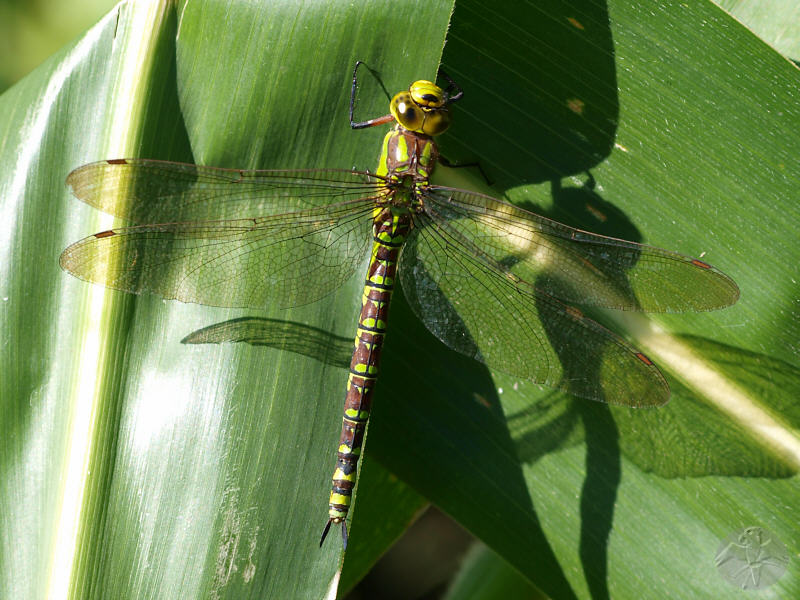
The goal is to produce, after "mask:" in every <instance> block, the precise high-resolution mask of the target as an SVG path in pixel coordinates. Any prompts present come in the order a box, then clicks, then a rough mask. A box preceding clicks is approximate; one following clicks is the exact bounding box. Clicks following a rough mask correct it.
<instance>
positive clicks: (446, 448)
mask: <svg viewBox="0 0 800 600" xmlns="http://www.w3.org/2000/svg"><path fill="white" fill-rule="evenodd" d="M443 67H444V68H445V69H446V71H447V72H448V74H449V75H451V76H452V77H454V78H455V79H456V80H458V81H459V83H460V84H461V85H462V86H463V88H464V92H465V96H464V100H463V101H462V102H461V103H459V105H458V113H457V114H456V116H455V124H454V126H453V128H452V132H448V135H446V136H443V138H442V143H441V146H442V151H443V153H444V154H445V155H447V156H448V157H450V158H455V159H456V160H460V161H469V160H475V159H476V158H477V159H479V160H480V161H481V164H482V165H483V167H484V169H485V170H486V171H487V172H488V175H489V178H490V179H491V180H493V181H494V183H495V185H494V191H495V193H505V195H506V196H507V197H508V198H510V199H511V200H513V201H515V202H518V203H521V204H522V205H523V206H526V207H529V208H531V209H533V210H535V211H536V212H539V213H540V214H543V215H545V216H549V217H551V218H555V219H557V220H560V221H563V222H566V223H568V224H570V225H573V226H578V227H582V228H585V229H590V230H592V231H596V232H598V233H603V234H606V235H612V236H616V237H622V238H625V239H633V240H639V241H645V242H647V243H652V244H654V245H657V246H661V247H665V248H669V249H672V250H677V251H681V252H684V253H687V254H691V255H695V256H702V257H703V260H707V261H709V262H711V263H712V264H714V265H715V266H717V267H719V268H721V269H722V270H723V271H725V272H726V273H728V274H729V275H731V276H732V277H733V278H734V280H736V282H737V283H738V284H739V286H740V288H741V299H740V301H739V302H738V304H736V305H735V306H733V307H731V308H728V309H726V310H722V311H717V312H713V313H702V314H687V315H659V316H648V317H644V316H641V315H627V314H612V313H601V314H597V315H596V316H597V317H598V318H600V319H602V320H603V321H604V322H605V323H607V324H609V325H610V326H611V327H612V328H614V329H615V330H617V331H619V332H621V333H627V334H628V335H629V336H630V338H631V340H632V342H633V343H634V344H636V345H638V346H640V347H641V348H642V350H644V351H645V352H646V353H647V354H648V355H649V356H650V358H651V359H653V360H654V361H655V362H656V363H657V364H658V365H659V366H660V367H661V369H662V370H663V371H664V372H665V374H666V376H667V378H668V380H669V382H670V385H671V387H672V393H673V394H672V400H671V402H670V404H669V405H667V406H666V407H664V408H662V409H658V410H654V411H632V410H629V409H617V408H614V409H609V408H607V407H604V406H602V405H596V404H591V403H587V402H584V401H577V400H572V399H569V398H565V397H563V396H561V395H557V394H554V393H553V392H552V391H548V390H539V389H538V387H537V386H535V385H532V384H530V383H528V382H524V381H518V380H514V379H513V378H511V377H507V376H503V375H501V374H494V376H493V379H490V377H489V373H486V372H485V371H482V370H481V368H480V367H479V366H476V365H474V364H470V363H469V361H465V360H462V359H460V358H459V357H457V356H453V355H452V353H450V352H448V351H446V350H444V349H441V348H440V347H437V346H435V345H434V344H427V343H426V342H425V341H424V340H425V338H426V336H427V335H428V334H427V333H426V332H425V331H424V330H423V329H422V328H421V327H419V326H414V321H413V319H411V317H410V316H406V315H407V313H406V315H404V314H403V312H404V311H405V310H406V309H404V308H403V306H402V304H400V303H398V302H395V304H394V306H393V311H394V312H393V324H394V325H395V327H396V329H394V330H393V335H392V337H390V338H389V339H388V342H387V347H386V349H385V352H384V360H385V364H386V367H385V369H384V371H383V374H382V385H383V386H384V387H382V388H381V389H382V390H386V393H385V394H384V395H383V396H381V397H380V398H379V400H380V401H379V402H377V403H376V407H375V410H374V414H373V421H372V425H371V436H370V440H369V451H370V452H371V453H372V455H373V456H377V457H378V459H379V460H381V461H382V462H384V464H386V465H387V466H388V468H389V469H390V470H391V471H393V472H394V473H397V474H398V475H399V476H400V477H401V478H402V479H404V480H406V481H408V482H409V483H410V484H411V485H412V486H413V487H414V488H415V489H417V490H418V491H420V492H421V493H422V494H423V495H424V496H425V497H427V498H429V499H430V500H431V501H432V502H433V503H435V504H436V505H437V506H439V507H440V508H442V509H443V510H444V511H446V512H448V513H449V514H450V515H451V516H453V517H454V518H455V519H456V520H457V521H458V522H459V523H461V524H462V525H463V526H465V527H466V528H467V529H469V530H470V531H471V532H472V533H473V534H474V535H476V536H477V537H478V538H480V539H481V540H482V541H484V542H485V543H486V544H487V545H488V546H489V547H490V548H491V549H492V550H493V551H495V552H496V553H497V554H499V555H500V556H502V557H503V558H504V559H505V560H507V561H508V562H509V563H510V564H512V565H513V566H514V567H515V568H516V569H517V570H519V571H520V572H521V573H523V574H524V575H525V576H527V577H528V578H529V580H530V581H532V582H534V583H535V584H536V585H537V587H539V588H540V589H542V590H543V591H544V592H546V593H547V594H548V595H549V596H550V597H556V598H570V597H576V596H577V597H589V596H591V597H604V596H610V597H640V596H641V595H642V594H643V593H644V592H643V591H642V590H661V589H663V585H664V582H681V583H680V585H681V590H682V592H681V594H682V595H690V596H695V597H726V596H727V595H729V594H730V593H731V592H730V590H732V589H733V588H730V587H729V584H728V583H727V582H726V581H725V580H724V579H723V578H722V577H721V576H719V575H718V574H717V572H716V570H715V567H714V557H715V554H716V552H717V547H718V544H719V543H720V542H721V541H722V540H723V539H725V538H726V537H727V536H728V535H729V534H730V533H732V532H735V531H738V530H740V529H741V528H742V527H745V526H748V525H754V526H758V527H763V528H765V529H767V530H769V531H771V532H772V533H773V534H774V535H776V536H777V537H778V538H779V539H781V540H782V541H783V542H784V543H785V544H787V547H788V548H789V552H790V553H796V552H797V551H798V547H797V545H796V542H795V541H794V540H796V539H798V535H797V534H798V531H797V524H796V522H795V521H796V520H794V519H793V517H792V516H791V510H790V509H788V508H787V507H789V506H792V505H793V503H794V498H796V497H797V493H798V485H797V471H798V465H799V464H800V439H799V438H800V436H798V416H800V415H798V411H797V408H796V406H797V402H796V397H797V390H798V382H799V381H800V380H799V379H798V375H799V374H800V371H798V358H797V350H796V348H797V345H796V341H797V339H799V337H800V326H798V323H800V320H798V313H797V303H796V301H795V298H796V295H797V294H796V283H795V282H796V281H797V280H798V275H800V273H798V268H797V265H798V246H797V244H795V243H793V242H792V240H794V239H795V238H796V234H795V232H794V228H795V227H796V223H797V222H798V212H799V211H798V208H797V204H796V202H794V200H793V198H794V197H795V195H796V187H797V181H798V176H799V175H800V164H798V159H797V156H798V155H799V154H800V153H799V152H798V150H800V148H799V147H798V137H797V136H796V135H795V132H796V131H797V128H798V126H800V122H798V120H799V119H800V104H799V103H798V96H799V94H798V91H797V90H798V89H800V86H798V72H797V70H796V69H795V68H794V67H793V66H792V65H791V64H789V63H788V62H787V61H785V60H784V59H783V58H782V57H781V56H779V55H778V54H777V53H775V52H774V51H773V50H771V49H770V48H768V47H767V46H765V45H764V44H763V42H761V41H760V40H758V39H757V38H755V37H754V36H753V35H752V34H751V33H750V32H749V31H747V30H746V29H744V28H743V27H741V26H740V25H739V24H738V23H736V22H735V21H734V20H733V19H731V18H730V17H729V16H727V15H726V14H724V13H723V12H722V11H721V10H719V9H718V8H717V7H715V6H714V5H713V4H711V3H706V2H695V3H688V4H687V3H680V2H661V3H658V4H657V5H654V4H652V3H650V4H647V5H646V7H645V5H642V6H641V7H639V6H638V5H636V6H634V5H631V4H630V3H624V2H611V3H609V5H608V9H607V12H606V8H605V7H604V6H602V5H597V4H596V3H577V4H576V3H566V2H563V3H560V2H550V3H547V4H546V5H537V7H534V8H531V9H530V10H529V11H526V12H522V11H517V10H515V9H513V8H511V7H509V8H508V9H506V8H505V7H498V6H492V7H491V8H490V9H487V7H486V6H485V5H483V4H481V5H480V6H478V5H477V3H472V2H465V1H462V2H459V3H458V4H457V7H456V10H455V12H454V14H453V18H452V20H451V27H450V31H449V33H448V44H447V46H446V47H445V54H444V56H443ZM587 171H588V172H587ZM441 175H442V173H441V171H440V176H441ZM448 175H449V173H448ZM458 175H459V176H460V177H462V178H463V177H464V176H463V174H461V173H459V174H458ZM476 179H477V175H476V176H475V177H473V178H472V181H475V180H476ZM405 318H408V321H407V322H405V321H404V319H405ZM398 323H399V325H398ZM409 373H413V374H415V378H416V379H417V380H418V382H417V383H416V385H414V389H411V383H410V382H409V376H408V374H409ZM418 386H419V387H418ZM420 388H421V389H420ZM398 422H403V423H404V428H402V429H398V428H397V427H396V425H395V424H396V423H398ZM409 440H410V442H409ZM398 447H402V448H403V454H402V455H400V454H399V453H398V452H397V451H396V450H395V448H398ZM356 518H357V517H356ZM774 589H775V593H776V594H778V595H781V596H787V597H793V596H795V595H797V593H798V588H797V584H796V581H794V580H792V579H791V578H790V577H789V576H788V575H787V576H786V577H784V578H783V579H782V580H781V581H780V582H779V583H777V584H775V586H774ZM659 593H660V592H659Z"/></svg>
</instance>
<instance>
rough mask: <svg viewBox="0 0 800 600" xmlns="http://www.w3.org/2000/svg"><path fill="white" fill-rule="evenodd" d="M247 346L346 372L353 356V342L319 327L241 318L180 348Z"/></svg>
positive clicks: (195, 335)
mask: <svg viewBox="0 0 800 600" xmlns="http://www.w3.org/2000/svg"><path fill="white" fill-rule="evenodd" d="M225 342H245V343H247V344H251V345H253V346H266V347H269V348H275V349H277V350H285V351H287V352H293V353H295V354H300V355H302V356H307V357H309V358H313V359H315V360H318V361H319V362H321V363H323V364H326V365H330V366H333V367H340V368H342V369H346V368H347V367H348V365H349V364H350V357H351V355H352V354H353V340H351V339H350V338H345V337H341V336H338V335H333V334H332V333H330V332H327V331H324V330H322V329H319V328H317V327H311V326H310V325H305V324H303V323H296V322H293V321H280V320H278V319H266V318H262V317H241V318H238V319H231V320H229V321H223V322H221V323H215V324H213V325H209V326H208V327H203V328H202V329H198V330H197V331H193V332H192V333H190V334H189V335H187V336H186V337H185V338H183V339H182V340H181V344H221V343H225Z"/></svg>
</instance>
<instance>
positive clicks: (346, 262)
mask: <svg viewBox="0 0 800 600" xmlns="http://www.w3.org/2000/svg"><path fill="white" fill-rule="evenodd" d="M373 202H374V199H372V198H363V199H359V200H356V201H352V202H346V203H341V204H337V205H335V206H326V207H323V208H317V209H311V210H306V211H298V212H294V213H288V214H283V215H276V216H270V217H259V218H253V219H238V220H226V221H206V222H190V223H166V224H160V225H142V226H137V227H128V228H121V229H114V230H110V231H106V232H102V233H98V234H95V235H93V236H90V237H87V238H85V239H83V240H81V241H79V242H76V243H75V244H72V245H71V246H69V247H68V248H67V249H66V250H64V252H63V253H62V254H61V261H60V262H61V267H62V268H63V269H64V270H66V271H68V272H70V273H72V274H73V275H76V276H77V277H80V278H81V279H85V280H87V281H91V282H94V283H100V284H103V285H105V286H107V287H109V288H113V289H117V290H123V291H126V292H132V293H136V294H140V293H142V292H150V293H153V294H157V295H159V296H162V297H163V298H167V299H175V300H180V301H182V302H196V303H199V304H208V305H211V306H229V307H253V308H259V307H263V306H265V305H266V304H267V303H269V302H271V301H272V302H277V303H278V304H279V305H280V306H281V307H283V308H287V307H290V306H298V305H302V304H308V303H311V302H314V301H316V300H318V299H320V298H322V297H323V296H325V295H326V294H328V293H330V292H331V291H333V290H334V289H336V288H337V287H338V286H340V285H341V284H342V283H344V281H346V280H347V279H348V278H349V277H350V276H351V275H352V273H353V271H354V270H355V269H356V267H358V265H360V264H361V263H362V262H363V261H364V259H365V257H366V256H367V249H368V245H369V229H370V225H371V218H370V217H371V213H372V208H373Z"/></svg>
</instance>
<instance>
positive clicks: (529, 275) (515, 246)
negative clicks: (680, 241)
mask: <svg viewBox="0 0 800 600" xmlns="http://www.w3.org/2000/svg"><path fill="white" fill-rule="evenodd" d="M425 207H426V212H428V213H429V214H430V216H431V218H433V219H434V220H436V221H440V222H441V221H444V220H446V221H447V222H448V223H449V227H450V229H451V231H452V235H453V236H455V237H457V238H458V239H459V240H460V241H461V243H463V244H466V245H468V246H470V247H473V248H475V249H477V252H478V254H479V255H483V256H485V257H486V258H487V259H489V262H492V261H493V262H496V263H499V264H501V265H503V266H504V267H505V268H506V269H507V270H508V271H509V272H510V273H513V274H514V275H515V276H516V277H518V278H519V279H520V285H529V286H531V287H532V286H533V285H534V284H535V285H536V288H537V289H538V290H540V291H542V292H546V293H548V294H550V295H551V296H554V297H556V298H559V299H561V300H564V301H565V302H574V303H577V304H585V305H590V306H602V307H606V308H616V309H622V310H644V311H647V312H683V311H703V310H713V309H716V308H722V307H725V306H729V305H731V304H733V303H734V302H736V300H737V299H738V298H739V288H738V287H737V286H736V284H735V283H734V282H733V280H732V279H731V278H730V277H728V276H727V275H725V274H724V273H722V272H721V271H719V270H717V269H715V268H714V267H712V266H711V265H708V264H706V263H704V262H703V261H700V260H697V259H694V258H691V257H689V256H685V255H683V254H678V253H677V252H671V251H669V250H662V249H661V248H655V247H653V246H646V245H643V244H637V243H635V242H628V241H625V240H619V239H616V238H610V237H605V236H602V235H598V234H594V233H589V232H586V231H581V230H579V229H574V228H572V227H569V226H567V225H563V224H562V223H558V222H556V221H551V220H550V219H546V218H544V217H541V216H539V215H537V214H535V213H532V212H529V211H527V210H524V209H522V208H519V207H517V206H514V205H513V204H509V203H508V202H504V201H502V200H498V199H496V198H492V197H490V196H485V195H483V194H477V193H472V192H466V191H463V190H455V189H451V188H443V187H435V186H434V187H431V188H429V192H428V193H426V196H425Z"/></svg>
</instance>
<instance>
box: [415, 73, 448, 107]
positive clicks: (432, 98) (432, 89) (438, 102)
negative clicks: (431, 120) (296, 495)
mask: <svg viewBox="0 0 800 600" xmlns="http://www.w3.org/2000/svg"><path fill="white" fill-rule="evenodd" d="M408 93H409V94H411V97H412V98H413V99H414V102H416V103H417V104H419V105H420V106H424V107H425V108H441V107H442V106H444V90H442V88H440V87H439V86H438V85H436V84H435V83H433V82H430V81H427V80H425V79H420V80H419V81H415V82H414V83H412V84H411V86H410V87H409V88H408Z"/></svg>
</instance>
